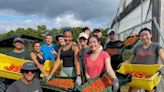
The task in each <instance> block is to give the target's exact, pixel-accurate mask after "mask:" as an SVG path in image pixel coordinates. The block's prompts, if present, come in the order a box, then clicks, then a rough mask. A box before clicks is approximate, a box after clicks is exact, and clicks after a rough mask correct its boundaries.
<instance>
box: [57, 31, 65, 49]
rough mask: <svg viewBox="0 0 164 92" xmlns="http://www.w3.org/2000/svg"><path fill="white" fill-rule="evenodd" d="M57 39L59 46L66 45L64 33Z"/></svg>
mask: <svg viewBox="0 0 164 92" xmlns="http://www.w3.org/2000/svg"><path fill="white" fill-rule="evenodd" d="M56 41H57V43H58V45H59V48H60V47H61V46H64V45H65V44H66V43H65V41H64V37H63V35H62V34H59V35H57V36H56Z"/></svg>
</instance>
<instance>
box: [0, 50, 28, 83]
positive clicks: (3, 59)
mask: <svg viewBox="0 0 164 92" xmlns="http://www.w3.org/2000/svg"><path fill="white" fill-rule="evenodd" d="M25 62H27V60H23V59H19V58H15V57H11V56H8V55H4V54H1V53H0V77H3V78H8V79H13V80H18V79H20V78H22V74H21V73H18V72H12V71H8V70H4V67H5V66H9V65H11V64H15V65H21V66H22V65H23V64H24V63H25Z"/></svg>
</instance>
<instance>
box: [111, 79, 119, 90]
mask: <svg viewBox="0 0 164 92" xmlns="http://www.w3.org/2000/svg"><path fill="white" fill-rule="evenodd" d="M112 85H113V92H117V91H118V89H119V82H118V79H117V78H114V79H113V83H112Z"/></svg>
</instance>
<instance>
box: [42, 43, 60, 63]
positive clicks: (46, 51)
mask: <svg viewBox="0 0 164 92" xmlns="http://www.w3.org/2000/svg"><path fill="white" fill-rule="evenodd" d="M52 49H54V50H55V51H56V52H58V49H57V47H56V46H55V45H50V46H47V45H46V44H43V45H42V46H41V52H42V53H43V57H44V59H45V60H52V61H54V60H55V57H54V54H53V53H52V52H51V50H52Z"/></svg>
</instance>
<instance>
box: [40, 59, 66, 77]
mask: <svg viewBox="0 0 164 92" xmlns="http://www.w3.org/2000/svg"><path fill="white" fill-rule="evenodd" d="M62 64H63V63H62V61H61V62H60V66H59V68H58V69H57V71H56V72H55V73H54V74H55V75H57V76H59V75H60V71H61V68H62ZM53 65H54V62H53V61H50V60H47V61H46V62H45V63H44V67H43V70H44V72H46V73H47V74H49V73H50V71H51V70H52V67H53Z"/></svg>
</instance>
